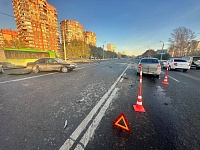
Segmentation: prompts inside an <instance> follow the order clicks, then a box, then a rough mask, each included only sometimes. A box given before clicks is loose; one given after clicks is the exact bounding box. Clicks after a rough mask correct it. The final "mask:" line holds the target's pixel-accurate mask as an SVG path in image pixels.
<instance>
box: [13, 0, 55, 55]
mask: <svg viewBox="0 0 200 150" xmlns="http://www.w3.org/2000/svg"><path fill="white" fill-rule="evenodd" d="M12 5H13V11H14V16H15V21H16V25H17V30H18V35H19V39H20V40H21V41H23V42H24V43H25V44H26V47H29V48H35V49H39V50H54V51H55V52H57V51H58V44H59V33H58V15H57V11H56V8H55V7H53V6H52V5H50V4H48V3H47V1H46V0H23V1H22V0H12Z"/></svg>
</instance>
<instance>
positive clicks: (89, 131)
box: [75, 88, 119, 150]
mask: <svg viewBox="0 0 200 150" xmlns="http://www.w3.org/2000/svg"><path fill="white" fill-rule="evenodd" d="M118 90H119V88H115V89H114V90H113V92H112V93H111V95H110V97H109V98H108V99H107V101H106V103H105V104H104V106H103V107H102V108H101V110H100V111H99V113H98V115H97V116H96V117H95V119H94V120H93V122H92V124H91V125H90V127H89V128H88V129H87V131H86V132H85V134H84V135H83V137H82V138H81V140H80V143H82V144H83V145H84V147H86V146H87V144H88V142H89V140H90V139H91V138H92V136H93V134H94V131H95V130H96V128H97V127H98V125H99V123H100V121H101V119H102V118H103V116H104V115H105V112H106V110H107V109H108V107H109V105H110V103H111V102H112V100H113V98H114V97H115V96H116V93H117V91H118ZM81 148H82V147H81ZM79 149H80V146H78V145H77V147H76V148H75V150H79ZM82 149H84V148H82Z"/></svg>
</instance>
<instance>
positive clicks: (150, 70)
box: [137, 58, 161, 78]
mask: <svg viewBox="0 0 200 150" xmlns="http://www.w3.org/2000/svg"><path fill="white" fill-rule="evenodd" d="M141 66H142V73H143V74H152V75H155V76H156V77H157V78H159V75H160V73H161V65H160V63H159V60H158V59H157V58H142V59H141V60H140V61H139V64H138V68H137V74H138V75H139V73H140V67H141Z"/></svg>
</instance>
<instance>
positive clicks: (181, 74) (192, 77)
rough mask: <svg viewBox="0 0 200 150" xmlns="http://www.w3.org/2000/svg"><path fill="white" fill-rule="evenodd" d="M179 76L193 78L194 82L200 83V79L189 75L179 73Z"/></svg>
mask: <svg viewBox="0 0 200 150" xmlns="http://www.w3.org/2000/svg"><path fill="white" fill-rule="evenodd" d="M178 74H180V75H182V76H185V77H189V78H192V79H194V80H197V81H200V79H199V78H196V77H193V76H191V75H188V74H185V73H178Z"/></svg>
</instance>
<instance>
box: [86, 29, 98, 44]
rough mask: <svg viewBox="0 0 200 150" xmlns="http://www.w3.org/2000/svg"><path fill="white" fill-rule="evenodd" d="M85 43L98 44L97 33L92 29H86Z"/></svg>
mask: <svg viewBox="0 0 200 150" xmlns="http://www.w3.org/2000/svg"><path fill="white" fill-rule="evenodd" d="M84 39H85V43H86V44H89V45H92V46H96V34H95V33H93V32H90V31H84Z"/></svg>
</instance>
